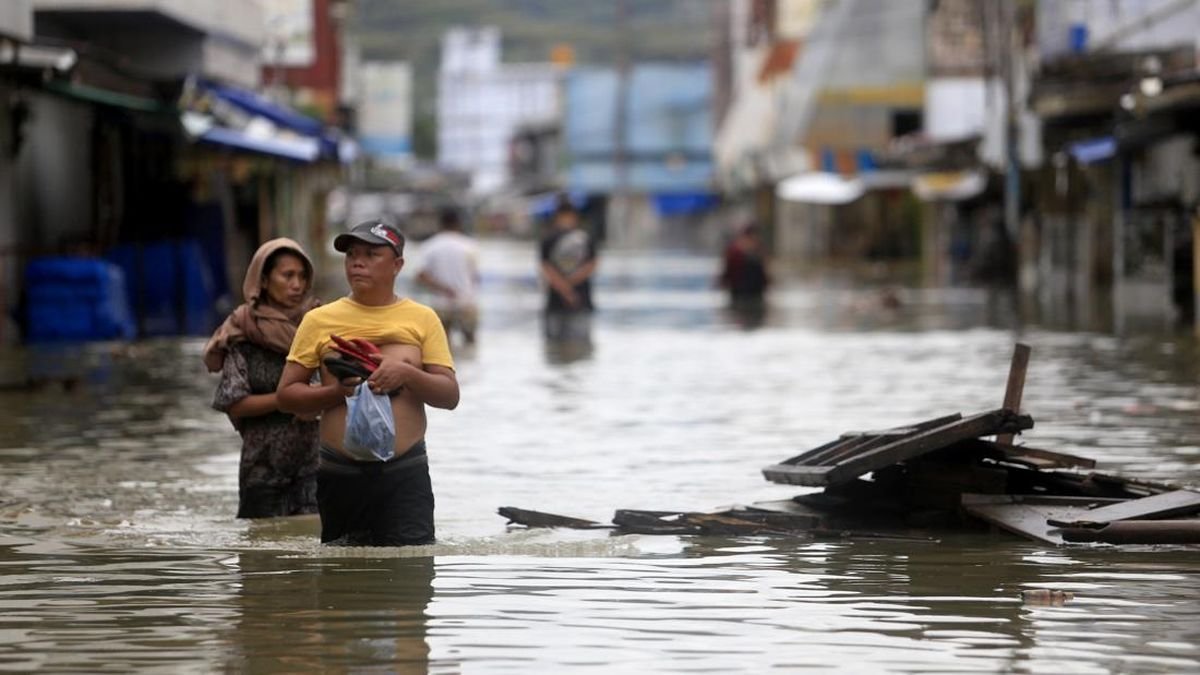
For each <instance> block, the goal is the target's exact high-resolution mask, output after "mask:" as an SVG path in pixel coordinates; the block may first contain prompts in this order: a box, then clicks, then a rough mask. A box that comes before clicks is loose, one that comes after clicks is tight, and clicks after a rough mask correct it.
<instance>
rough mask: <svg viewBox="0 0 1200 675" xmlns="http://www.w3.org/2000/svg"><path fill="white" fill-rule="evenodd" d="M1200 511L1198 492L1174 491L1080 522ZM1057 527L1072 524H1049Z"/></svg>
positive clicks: (1116, 506) (1102, 510)
mask: <svg viewBox="0 0 1200 675" xmlns="http://www.w3.org/2000/svg"><path fill="white" fill-rule="evenodd" d="M1197 511H1200V492H1193V491H1192V490H1176V491H1174V492H1164V493H1162V494H1157V495H1152V496H1150V497H1142V498H1141V499H1131V500H1129V501H1126V502H1121V503H1120V504H1113V505H1111V506H1103V507H1100V508H1098V509H1094V510H1092V511H1088V512H1087V513H1086V514H1084V518H1083V519H1082V520H1084V521H1086V522H1090V523H1111V522H1113V521H1117V520H1134V519H1146V520H1154V519H1155V518H1170V517H1172V516H1181V515H1187V514H1191V513H1195V512H1197ZM1051 524H1052V525H1056V526H1059V527H1070V526H1072V525H1074V524H1075V523H1074V522H1067V521H1061V520H1056V521H1054V522H1052V523H1051Z"/></svg>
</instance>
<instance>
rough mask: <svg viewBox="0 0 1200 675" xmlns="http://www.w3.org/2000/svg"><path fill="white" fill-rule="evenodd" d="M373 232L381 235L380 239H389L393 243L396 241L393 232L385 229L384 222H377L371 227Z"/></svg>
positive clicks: (378, 235) (377, 235)
mask: <svg viewBox="0 0 1200 675" xmlns="http://www.w3.org/2000/svg"><path fill="white" fill-rule="evenodd" d="M371 234H373V235H375V236H376V237H379V238H380V239H387V240H388V241H390V242H391V243H392V244H395V243H396V242H395V241H394V240H393V239H392V233H391V232H388V231H387V230H386V229H384V227H383V223H375V226H374V227H372V228H371Z"/></svg>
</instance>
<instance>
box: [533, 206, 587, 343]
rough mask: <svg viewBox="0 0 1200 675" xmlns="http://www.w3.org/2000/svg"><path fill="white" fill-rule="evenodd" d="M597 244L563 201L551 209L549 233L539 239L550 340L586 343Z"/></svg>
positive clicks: (547, 334) (545, 319) (547, 333)
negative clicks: (540, 240) (552, 214)
mask: <svg viewBox="0 0 1200 675" xmlns="http://www.w3.org/2000/svg"><path fill="white" fill-rule="evenodd" d="M595 273H596V244H595V241H594V240H593V239H592V236H591V235H590V234H589V233H588V231H587V230H586V229H584V228H583V227H580V224H579V212H578V211H576V210H575V207H574V206H573V205H572V204H571V203H570V202H569V201H566V200H563V201H561V202H560V203H559V205H558V207H557V208H556V209H555V212H554V222H553V226H552V230H551V232H550V233H549V234H548V235H546V237H545V238H543V239H542V242H541V276H542V279H543V280H544V281H545V282H546V306H545V313H544V316H543V319H544V323H543V326H544V328H545V333H546V339H547V340H549V341H551V342H589V341H590V337H591V314H592V311H593V310H594V309H595V307H594V305H593V304H592V276H593V275H594V274H595Z"/></svg>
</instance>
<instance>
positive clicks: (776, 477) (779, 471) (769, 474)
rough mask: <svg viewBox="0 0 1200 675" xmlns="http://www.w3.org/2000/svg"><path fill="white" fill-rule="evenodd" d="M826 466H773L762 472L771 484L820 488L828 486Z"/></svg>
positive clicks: (827, 468) (827, 469)
mask: <svg viewBox="0 0 1200 675" xmlns="http://www.w3.org/2000/svg"><path fill="white" fill-rule="evenodd" d="M830 468H831V467H828V466H793V465H791V464H773V465H771V466H768V467H766V468H764V469H763V470H762V474H763V477H764V478H766V479H767V480H769V481H771V482H772V483H782V484H784V485H807V486H809V487H820V486H822V485H828V484H829V480H828V478H829V471H830Z"/></svg>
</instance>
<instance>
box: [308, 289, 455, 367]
mask: <svg viewBox="0 0 1200 675" xmlns="http://www.w3.org/2000/svg"><path fill="white" fill-rule="evenodd" d="M330 335H338V336H340V337H343V338H346V339H351V338H363V339H364V340H367V341H369V342H373V343H375V344H376V345H387V344H396V343H400V344H407V345H416V346H417V347H420V348H421V362H422V363H424V364H426V365H433V366H445V367H447V368H453V367H454V358H453V357H452V356H451V355H450V343H449V342H448V341H447V340H446V331H445V329H444V328H442V322H441V320H440V319H438V317H437V314H435V313H434V311H433V310H432V309H430V308H429V307H427V306H425V305H422V304H421V303H419V302H414V301H413V300H410V299H408V298H405V299H404V300H400V301H399V302H394V303H392V304H390V305H385V306H383V307H373V306H370V305H361V304H359V303H357V302H355V301H353V300H351V299H350V298H348V297H345V298H340V299H338V300H335V301H334V302H331V303H329V304H328V305H322V306H320V307H317V308H314V309H311V310H309V312H308V313H307V314H305V315H304V319H303V320H301V321H300V327H299V328H297V329H296V337H295V338H293V339H292V350H291V351H290V352H288V356H287V360H288V361H294V362H296V363H299V364H300V365H302V366H304V367H305V368H314V369H315V368H317V367H319V366H320V365H321V359H322V358H324V357H325V355H326V354H328V352H329V351H330V350H332V349H333V340H331V339H330V337H329V336H330Z"/></svg>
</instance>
